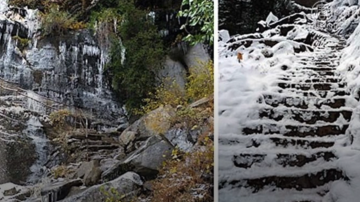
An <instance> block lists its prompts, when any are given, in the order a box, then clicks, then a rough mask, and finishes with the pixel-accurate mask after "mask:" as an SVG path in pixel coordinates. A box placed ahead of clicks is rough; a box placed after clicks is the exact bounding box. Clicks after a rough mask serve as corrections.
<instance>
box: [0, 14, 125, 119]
mask: <svg viewBox="0 0 360 202" xmlns="http://www.w3.org/2000/svg"><path fill="white" fill-rule="evenodd" d="M7 12H11V13H13V12H14V11H7ZM18 17H19V16H18ZM24 42H25V45H24V44H23V43H24ZM108 51H109V50H102V49H101V48H100V47H99V44H98V41H97V37H96V36H95V35H94V34H93V33H91V32H90V31H89V30H83V31H77V32H72V33H69V34H67V35H65V36H61V37H59V36H56V37H42V36H36V34H35V33H32V31H31V30H30V29H29V28H28V27H26V25H24V24H22V23H20V22H17V21H12V20H10V19H4V20H0V78H2V79H5V80H6V81H9V82H13V83H17V84H19V85H20V87H21V88H24V89H26V90H32V91H34V92H35V93H37V94H39V95H42V96H45V97H47V98H50V99H51V100H54V101H56V102H60V103H63V104H64V105H68V106H74V107H78V108H82V109H84V110H86V111H90V112H92V113H93V114H94V115H95V116H96V117H98V118H102V119H107V120H112V121H115V122H116V120H117V119H118V118H119V117H121V116H122V115H123V110H122V109H121V107H120V106H119V105H118V104H117V103H116V100H115V97H114V96H113V95H112V93H111V89H110V86H109V83H108V82H107V80H106V79H105V76H104V74H105V69H104V68H105V64H106V62H107V60H108Z"/></svg>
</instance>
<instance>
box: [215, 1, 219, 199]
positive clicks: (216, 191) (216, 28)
mask: <svg viewBox="0 0 360 202" xmlns="http://www.w3.org/2000/svg"><path fill="white" fill-rule="evenodd" d="M218 8H219V0H214V201H215V202H218V201H219V190H218V188H219V170H218V167H219V166H218V163H219V159H218V156H219V150H218V149H219V145H218V139H219V131H218V128H219V127H218V122H219V119H218V118H219V117H218V106H219V104H218V101H219V99H218V89H219V88H218V84H219V67H218V64H219V63H218V57H219V54H218V39H219V36H218V35H219V32H218V31H219V30H218V27H219V26H218V22H219V20H218V19H219V16H218V14H219V9H218Z"/></svg>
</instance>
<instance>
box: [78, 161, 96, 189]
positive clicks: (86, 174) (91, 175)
mask: <svg viewBox="0 0 360 202" xmlns="http://www.w3.org/2000/svg"><path fill="white" fill-rule="evenodd" d="M101 173H102V170H101V169H100V163H99V160H92V161H90V162H83V163H82V164H81V166H80V167H79V168H78V170H77V172H76V175H75V176H76V177H79V178H83V183H84V185H85V186H91V185H94V184H97V183H98V182H99V180H100V177H101Z"/></svg>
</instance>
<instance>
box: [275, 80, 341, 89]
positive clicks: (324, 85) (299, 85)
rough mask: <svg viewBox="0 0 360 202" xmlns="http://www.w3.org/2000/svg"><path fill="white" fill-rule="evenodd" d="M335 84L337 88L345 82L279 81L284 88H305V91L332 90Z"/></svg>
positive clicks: (279, 84)
mask: <svg viewBox="0 0 360 202" xmlns="http://www.w3.org/2000/svg"><path fill="white" fill-rule="evenodd" d="M335 85H336V88H343V87H345V84H344V83H338V84H333V83H285V82H280V83H278V86H279V87H280V88H282V89H286V88H294V89H297V90H303V91H308V90H331V89H333V88H334V87H335Z"/></svg>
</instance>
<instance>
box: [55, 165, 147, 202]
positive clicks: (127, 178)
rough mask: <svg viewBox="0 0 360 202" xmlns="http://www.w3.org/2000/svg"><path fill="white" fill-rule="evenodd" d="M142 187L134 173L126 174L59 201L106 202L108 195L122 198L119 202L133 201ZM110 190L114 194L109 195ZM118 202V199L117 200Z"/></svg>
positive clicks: (138, 177)
mask: <svg viewBox="0 0 360 202" xmlns="http://www.w3.org/2000/svg"><path fill="white" fill-rule="evenodd" d="M142 185H143V182H142V181H141V178H140V176H139V175H138V174H136V173H134V172H127V173H125V174H124V175H122V176H120V177H118V178H116V179H115V180H112V181H110V182H107V183H104V184H100V185H95V186H92V187H90V188H88V189H86V190H84V191H83V192H80V193H78V194H75V195H72V196H68V197H66V198H65V199H63V200H61V202H99V201H106V199H108V198H109V196H106V195H105V194H104V192H105V193H107V194H110V195H113V196H115V195H119V196H124V198H121V201H129V200H131V199H133V197H134V196H135V195H136V193H137V191H138V190H139V188H140V187H141V186H142ZM111 189H113V190H114V191H115V192H117V193H116V194H111ZM119 200H120V199H119Z"/></svg>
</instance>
